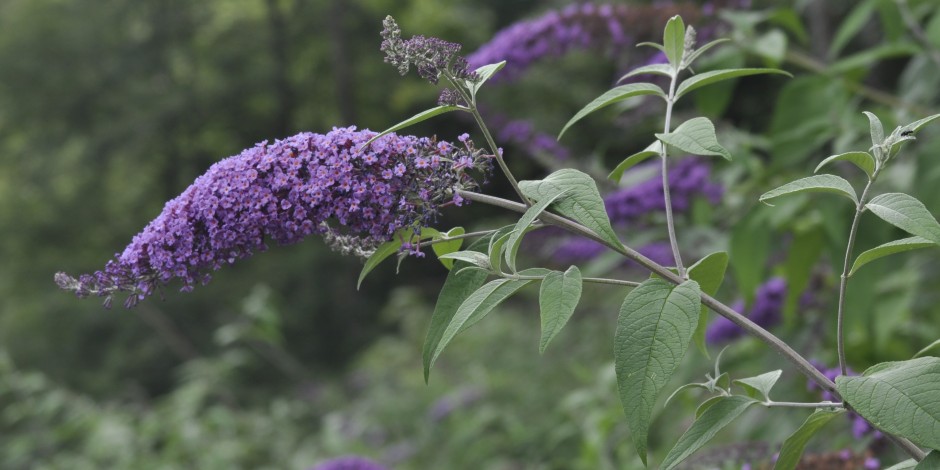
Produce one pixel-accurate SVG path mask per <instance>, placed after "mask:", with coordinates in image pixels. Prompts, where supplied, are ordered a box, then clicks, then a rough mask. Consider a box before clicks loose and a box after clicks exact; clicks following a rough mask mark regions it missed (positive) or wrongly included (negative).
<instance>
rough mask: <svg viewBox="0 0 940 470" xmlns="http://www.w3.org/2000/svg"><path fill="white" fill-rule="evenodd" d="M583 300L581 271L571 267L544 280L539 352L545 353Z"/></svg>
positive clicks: (540, 297)
mask: <svg viewBox="0 0 940 470" xmlns="http://www.w3.org/2000/svg"><path fill="white" fill-rule="evenodd" d="M579 300H581V271H579V270H578V267H577V266H571V267H570V268H568V270H567V271H565V272H561V271H552V272H550V273H548V275H546V276H545V279H543V280H542V287H541V289H540V290H539V312H541V319H542V337H541V338H540V339H539V352H540V353H544V352H545V348H547V347H548V343H550V342H551V341H552V338H554V337H555V335H557V334H558V332H559V331H561V329H562V327H564V326H565V324H566V323H568V319H569V318H571V315H572V314H574V309H575V307H577V306H578V301H579Z"/></svg>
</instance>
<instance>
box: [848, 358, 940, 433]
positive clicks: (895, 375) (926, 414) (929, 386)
mask: <svg viewBox="0 0 940 470" xmlns="http://www.w3.org/2000/svg"><path fill="white" fill-rule="evenodd" d="M938 383H940V358H937V357H921V358H918V359H911V360H909V361H901V362H884V363H881V364H878V365H875V366H872V367H871V368H869V369H868V370H866V371H865V373H864V374H862V375H861V376H854V377H849V376H844V375H843V376H840V377H837V378H836V389H837V390H838V391H839V394H840V395H842V398H844V399H845V401H847V402H848V403H849V405H851V406H852V409H853V410H855V412H857V413H858V414H860V415H862V417H864V418H865V419H867V420H868V421H870V422H871V423H872V424H874V425H875V426H876V427H878V428H879V429H881V430H883V431H887V432H889V433H891V434H895V435H898V436H903V437H906V438H908V439H910V440H911V442H913V443H915V444H917V445H920V446H923V447H929V448H931V449H940V388H938V387H937V384H938Z"/></svg>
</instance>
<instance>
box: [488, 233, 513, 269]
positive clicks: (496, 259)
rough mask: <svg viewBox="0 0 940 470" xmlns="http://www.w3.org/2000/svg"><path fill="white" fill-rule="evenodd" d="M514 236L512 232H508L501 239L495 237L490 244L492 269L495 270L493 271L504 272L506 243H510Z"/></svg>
mask: <svg viewBox="0 0 940 470" xmlns="http://www.w3.org/2000/svg"><path fill="white" fill-rule="evenodd" d="M511 235H512V233H510V232H506V233H504V234H502V235H500V236H499V237H493V241H492V242H491V243H490V253H489V258H490V267H491V268H493V271H496V272H498V273H501V272H503V247H504V246H505V245H506V242H507V241H509V237H510V236H511Z"/></svg>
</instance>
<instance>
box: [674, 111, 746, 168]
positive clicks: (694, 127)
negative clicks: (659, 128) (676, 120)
mask: <svg viewBox="0 0 940 470" xmlns="http://www.w3.org/2000/svg"><path fill="white" fill-rule="evenodd" d="M656 138H657V139H659V140H661V141H663V142H665V143H667V144H669V145H671V146H673V147H675V148H677V149H679V150H683V151H686V152H689V153H691V154H693V155H715V156H719V157H724V159H725V160H731V153H730V152H728V150H726V149H725V148H724V147H722V146H721V145H720V144H719V143H718V138H717V137H716V136H715V125H714V124H712V122H711V121H709V120H708V118H704V117H697V118H693V119H689V120H688V121H686V122H683V123H682V124H680V125H679V127H677V128H676V129H675V130H674V131H672V132H670V133H668V134H656Z"/></svg>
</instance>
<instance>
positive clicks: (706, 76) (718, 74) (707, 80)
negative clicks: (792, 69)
mask: <svg viewBox="0 0 940 470" xmlns="http://www.w3.org/2000/svg"><path fill="white" fill-rule="evenodd" d="M766 74H777V75H786V76H788V77H792V76H793V75H791V74H790V73H789V72H786V71H783V70H780V69H762V68H757V69H724V70H712V71H711V72H703V73H700V74H698V75H693V76H691V77H689V78H687V79H685V80H683V81H682V83H680V84H679V86H678V87H677V88H676V98H675V99H676V100H678V99H679V98H682V97H683V96H685V94H686V93H689V92H690V91H693V90H697V89H699V88H701V87H703V86H706V85H711V84H712V83H716V82H720V81H722V80H730V79H732V78H738V77H747V76H749V75H766Z"/></svg>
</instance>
